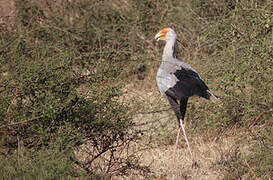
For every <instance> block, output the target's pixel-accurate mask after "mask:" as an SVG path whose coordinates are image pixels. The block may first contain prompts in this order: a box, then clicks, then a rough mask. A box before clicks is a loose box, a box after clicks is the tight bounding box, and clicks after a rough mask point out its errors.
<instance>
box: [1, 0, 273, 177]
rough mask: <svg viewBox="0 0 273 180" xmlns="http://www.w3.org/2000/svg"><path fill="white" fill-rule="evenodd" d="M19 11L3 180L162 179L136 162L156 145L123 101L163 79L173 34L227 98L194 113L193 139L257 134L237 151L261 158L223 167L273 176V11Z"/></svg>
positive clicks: (7, 73)
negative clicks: (157, 75)
mask: <svg viewBox="0 0 273 180" xmlns="http://www.w3.org/2000/svg"><path fill="white" fill-rule="evenodd" d="M14 9H15V11H14V13H13V16H12V17H2V19H1V20H2V21H1V22H2V23H1V26H0V28H1V30H0V64H1V66H0V73H1V76H0V135H1V138H0V139H1V140H0V152H1V154H0V175H1V178H5V179H6V178H8V179H14V178H19V177H20V178H21V177H23V178H25V179H36V178H37V177H38V178H40V179H60V178H64V179H67V178H75V177H81V178H90V177H92V178H97V179H100V178H105V177H114V176H119V177H121V178H122V177H124V176H125V175H128V174H130V173H132V170H133V172H134V173H135V174H136V175H137V176H138V175H139V176H140V175H141V176H144V177H146V178H152V177H154V175H153V172H152V171H151V170H150V169H149V167H148V166H144V165H142V164H141V163H140V162H139V157H138V156H137V155H136V154H135V153H134V152H133V151H130V146H131V144H132V143H138V142H139V143H141V141H142V139H143V138H145V137H146V136H147V134H146V132H142V131H141V130H140V129H136V128H135V122H134V121H133V117H134V115H135V114H136V110H137V108H136V107H138V106H139V105H137V104H135V105H134V103H131V104H133V107H131V106H130V107H129V106H128V105H127V104H126V103H124V102H122V101H120V96H122V94H123V91H122V88H123V87H125V86H126V85H127V84H131V83H133V84H135V86H138V84H139V83H142V85H143V83H144V84H145V82H147V81H148V80H149V77H151V76H154V72H155V71H156V69H157V67H158V66H159V63H160V59H161V57H160V56H161V53H162V46H163V44H160V46H159V47H158V46H157V45H156V44H155V42H154V41H153V37H154V35H155V34H156V33H157V32H158V31H159V30H160V29H161V28H162V27H165V26H170V27H172V28H173V29H175V31H176V32H177V34H178V37H179V38H180V41H182V46H180V47H179V49H180V51H179V57H180V59H183V61H185V62H188V63H190V64H191V65H192V66H193V67H195V69H197V70H198V71H199V72H200V74H201V75H202V77H204V79H205V80H206V81H207V83H208V84H209V86H210V87H211V89H212V90H213V91H215V92H216V94H219V95H220V96H221V97H222V104H221V105H220V106H219V107H215V105H213V104H210V103H208V102H201V103H198V101H199V99H193V100H191V101H190V104H189V108H188V112H191V113H188V114H187V116H188V119H189V124H188V129H189V132H190V133H191V135H192V136H200V134H201V135H202V133H204V132H206V131H210V132H212V133H211V137H213V138H219V137H221V136H225V135H227V134H229V135H232V136H236V135H238V136H241V135H242V133H241V132H246V133H245V137H244V136H242V137H240V141H239V142H238V143H242V142H244V143H248V144H249V145H250V146H251V148H250V151H251V153H248V154H247V155H245V154H242V153H241V152H238V151H236V150H234V152H232V155H231V156H230V158H229V159H222V160H221V161H219V162H218V165H217V166H218V167H219V168H220V170H221V171H222V172H224V174H225V175H224V178H225V179H238V178H240V177H242V176H245V177H248V178H254V179H257V178H261V179H266V178H267V179H269V178H270V177H272V176H273V174H272V167H273V159H272V157H273V154H272V147H273V144H272V137H273V136H272V119H273V118H272V111H273V110H272V108H273V98H272V97H273V86H272V80H273V70H272V67H273V52H272V49H273V48H272V44H273V31H272V28H273V23H272V12H273V11H272V10H273V4H272V2H271V1H267V0H264V1H234V0H219V1H212V0H209V1H203V0H198V1H190V2H188V1H178V0H173V1H153V0H145V1H144V0H143V1H133V0H132V1H131V0H128V1H125V0H117V1H93V0H84V1H56V2H55V1H30V0H15V1H14ZM147 83H148V82H147ZM153 83H155V82H153ZM135 86H130V87H132V88H134V87H135ZM146 88H147V89H149V88H152V87H149V86H147V87H146ZM130 90H132V89H128V91H130ZM134 98H135V99H137V98H138V96H137V95H136V96H135V97H134ZM154 110H155V111H156V110H158V109H156V108H154ZM174 122H175V121H174ZM168 134H172V132H168ZM171 141H172V140H171ZM87 144H88V145H87ZM83 146H84V147H85V148H84V150H82V147H83ZM159 146H160V145H159ZM82 151H84V153H85V154H86V155H85V156H88V158H85V157H82V156H81V155H79V154H83V152H82ZM76 152H77V153H76ZM215 163H216V164H217V162H215Z"/></svg>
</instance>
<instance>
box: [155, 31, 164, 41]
mask: <svg viewBox="0 0 273 180" xmlns="http://www.w3.org/2000/svg"><path fill="white" fill-rule="evenodd" d="M165 36H166V34H163V33H161V32H159V33H157V34H156V35H155V40H156V41H159V40H160V39H162V38H163V37H165Z"/></svg>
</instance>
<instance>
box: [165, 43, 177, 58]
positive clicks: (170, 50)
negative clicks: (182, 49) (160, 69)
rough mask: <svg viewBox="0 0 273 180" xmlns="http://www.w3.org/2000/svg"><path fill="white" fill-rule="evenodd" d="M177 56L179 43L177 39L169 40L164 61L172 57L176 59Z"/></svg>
mask: <svg viewBox="0 0 273 180" xmlns="http://www.w3.org/2000/svg"><path fill="white" fill-rule="evenodd" d="M176 54H177V41H176V38H172V39H169V40H168V41H167V43H166V45H165V47H164V51H163V57H162V58H163V60H164V59H169V58H170V57H172V58H176Z"/></svg>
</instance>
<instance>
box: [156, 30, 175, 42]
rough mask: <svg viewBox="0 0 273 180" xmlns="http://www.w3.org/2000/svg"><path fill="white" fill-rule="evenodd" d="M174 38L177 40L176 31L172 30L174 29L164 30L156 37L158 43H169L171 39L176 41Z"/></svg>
mask: <svg viewBox="0 0 273 180" xmlns="http://www.w3.org/2000/svg"><path fill="white" fill-rule="evenodd" d="M174 38H176V34H175V32H174V30H172V28H163V29H162V30H161V31H159V32H158V33H157V34H156V35H155V40H157V41H159V40H164V41H168V40H169V39H174Z"/></svg>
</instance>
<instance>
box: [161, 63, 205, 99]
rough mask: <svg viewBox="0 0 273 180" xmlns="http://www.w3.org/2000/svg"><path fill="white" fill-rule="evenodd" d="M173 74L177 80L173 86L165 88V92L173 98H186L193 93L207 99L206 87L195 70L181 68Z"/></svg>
mask: <svg viewBox="0 0 273 180" xmlns="http://www.w3.org/2000/svg"><path fill="white" fill-rule="evenodd" d="M174 75H175V76H176V78H177V79H178V81H177V83H176V84H175V86H173V87H172V88H169V89H168V90H167V92H166V93H167V94H169V95H170V96H172V97H174V98H175V99H181V98H187V97H190V96H193V95H198V96H201V97H203V98H206V99H209V97H210V94H209V93H208V92H207V90H208V87H207V85H206V84H205V83H204V82H203V80H202V79H200V77H199V75H198V74H197V73H196V72H194V71H193V70H190V69H184V68H182V69H179V70H177V71H175V72H174Z"/></svg>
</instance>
